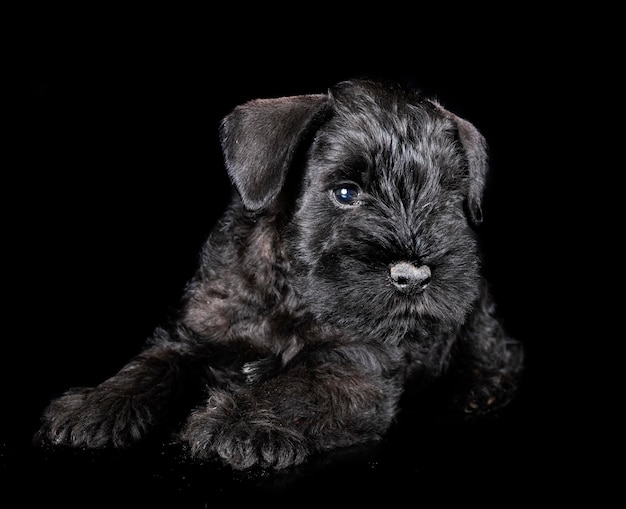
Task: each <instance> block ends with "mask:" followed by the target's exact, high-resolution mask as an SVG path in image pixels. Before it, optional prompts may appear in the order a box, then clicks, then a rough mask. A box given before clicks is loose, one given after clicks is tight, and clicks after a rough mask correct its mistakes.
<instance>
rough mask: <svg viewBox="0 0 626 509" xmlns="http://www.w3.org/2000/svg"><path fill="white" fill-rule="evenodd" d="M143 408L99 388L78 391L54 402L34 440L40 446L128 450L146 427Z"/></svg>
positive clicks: (71, 392)
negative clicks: (126, 448) (124, 448)
mask: <svg viewBox="0 0 626 509" xmlns="http://www.w3.org/2000/svg"><path fill="white" fill-rule="evenodd" d="M149 423H150V418H149V415H148V412H147V410H146V409H145V408H143V407H141V406H139V405H134V404H133V401H132V398H128V397H124V396H121V395H119V394H116V393H115V392H113V391H107V390H102V389H98V388H78V389H72V390H69V391H67V392H66V393H65V394H64V395H63V396H61V397H59V398H58V399H55V400H53V401H52V402H51V403H50V404H49V405H48V407H47V409H46V410H45V412H44V414H43V416H42V425H41V428H40V429H39V431H38V432H37V434H36V435H35V437H34V441H35V443H37V444H41V445H47V444H50V445H57V446H59V445H67V446H72V447H84V448H89V449H97V448H103V447H119V448H123V447H127V446H129V445H131V444H132V443H134V442H136V441H138V440H139V439H140V438H141V437H142V436H143V435H144V434H145V431H146V429H147V428H148V427H149Z"/></svg>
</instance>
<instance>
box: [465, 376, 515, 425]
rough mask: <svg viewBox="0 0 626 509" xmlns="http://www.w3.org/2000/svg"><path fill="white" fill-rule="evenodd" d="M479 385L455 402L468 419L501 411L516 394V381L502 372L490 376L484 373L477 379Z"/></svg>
mask: <svg viewBox="0 0 626 509" xmlns="http://www.w3.org/2000/svg"><path fill="white" fill-rule="evenodd" d="M476 379H477V380H479V383H477V384H475V385H474V386H473V387H472V388H471V389H470V390H468V391H467V392H465V393H464V394H463V395H461V396H459V397H457V398H456V400H455V405H456V406H457V407H458V408H460V409H461V410H462V411H463V412H464V414H465V416H466V417H470V418H471V417H478V416H481V415H486V414H490V413H493V412H495V411H497V410H500V409H501V408H503V407H504V406H506V405H507V404H508V403H509V402H510V401H511V399H512V398H513V395H514V394H515V393H516V390H517V384H516V383H515V381H514V379H512V378H510V377H508V376H507V375H504V374H503V373H500V372H494V373H491V374H489V375H487V374H485V373H482V374H481V375H480V376H477V377H476Z"/></svg>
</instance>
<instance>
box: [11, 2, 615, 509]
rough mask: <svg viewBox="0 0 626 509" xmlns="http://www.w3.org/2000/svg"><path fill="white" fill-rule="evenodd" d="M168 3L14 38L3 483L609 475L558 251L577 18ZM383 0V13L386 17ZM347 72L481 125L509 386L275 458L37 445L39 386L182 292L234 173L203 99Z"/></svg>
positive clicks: (176, 492) (136, 337) (486, 233)
mask: <svg viewBox="0 0 626 509" xmlns="http://www.w3.org/2000/svg"><path fill="white" fill-rule="evenodd" d="M57 14H58V13H57ZM75 14H76V13H75ZM171 14H172V13H170V12H166V11H163V12H161V13H158V14H157V15H154V12H153V13H151V15H150V16H148V15H146V13H143V12H142V13H133V16H131V17H130V19H129V17H128V13H119V16H118V15H115V16H110V17H106V18H101V17H99V16H98V15H96V14H95V13H89V15H85V16H83V18H81V20H82V21H81V23H80V29H77V25H78V23H76V24H74V23H66V24H63V25H58V24H56V21H55V22H54V23H53V22H52V21H50V22H48V21H47V20H46V15H43V16H39V17H37V18H36V20H37V22H36V23H35V21H33V22H32V23H31V22H30V21H27V22H26V23H25V24H24V30H23V31H20V33H19V35H16V38H15V40H14V44H13V46H12V50H13V51H12V55H11V56H14V57H15V59H14V60H13V61H12V63H15V64H16V65H15V67H14V68H13V67H11V71H10V73H9V78H10V84H11V85H15V87H14V88H13V90H14V93H13V95H9V96H8V99H9V101H8V102H9V108H10V110H11V115H9V116H7V117H6V118H7V119H8V124H9V127H10V129H9V133H8V134H7V135H6V138H5V141H6V142H7V148H8V150H7V163H8V166H5V177H4V179H5V184H6V185H5V186H3V197H4V200H3V202H4V203H3V209H4V218H5V221H4V224H5V228H4V239H5V242H4V249H3V251H4V256H5V260H6V261H5V271H6V274H5V280H6V281H7V283H8V286H6V287H5V288H6V294H5V298H6V297H8V299H7V300H8V301H9V302H8V303H7V304H5V316H4V320H3V321H4V323H5V330H6V333H5V338H4V339H3V349H4V352H5V353H4V354H3V356H2V365H3V369H2V373H3V381H2V387H3V394H2V397H3V399H2V408H3V411H2V437H1V439H2V442H1V443H0V445H1V447H2V449H1V450H0V455H1V456H0V460H1V466H2V482H3V483H5V488H7V489H8V491H7V493H14V494H15V497H17V498H15V499H14V500H16V501H20V504H19V505H20V506H22V505H21V504H22V503H23V504H24V506H26V504H27V503H34V502H35V501H37V502H39V503H43V502H46V503H52V502H53V501H55V502H56V501H59V502H60V501H65V503H66V504H71V503H74V502H75V503H76V504H77V505H78V504H81V507H84V506H93V505H96V504H97V503H99V502H105V501H106V502H110V503H113V502H114V503H115V504H117V506H125V505H126V504H125V503H124V502H123V501H124V500H125V499H129V500H143V503H139V504H138V507H148V506H149V505H159V503H160V502H163V501H165V500H167V501H169V503H170V505H169V507H186V506H189V507H208V506H210V505H211V504H212V503H214V502H218V501H219V502H220V503H223V502H227V501H230V500H233V501H242V500H246V501H254V502H256V501H262V500H273V501H275V502H276V503H278V501H285V502H287V503H289V504H294V505H295V504H301V503H307V502H309V503H313V502H316V501H323V502H325V503H328V502H330V501H331V500H333V499H340V500H342V501H346V502H347V501H350V500H352V501H353V502H354V503H360V502H362V501H371V500H384V499H385V498H386V499H388V501H389V502H388V503H389V504H399V503H401V502H402V503H407V502H409V503H410V504H411V505H415V506H419V505H420V504H425V503H428V504H430V505H432V504H434V503H435V502H437V501H439V503H438V505H444V504H447V503H452V502H467V503H479V504H482V505H491V504H493V505H495V504H496V503H497V504H498V505H502V504H504V505H509V504H508V502H507V501H508V500H514V501H516V502H526V503H535V502H539V501H545V502H548V503H551V502H564V501H566V500H590V501H595V502H599V501H600V500H601V499H603V498H604V497H605V496H606V493H607V489H608V488H611V486H612V483H613V480H612V475H611V473H610V472H609V471H607V472H606V473H605V471H604V469H603V468H602V466H601V465H602V463H603V461H600V459H599V456H598V454H599V453H602V454H606V453H607V451H608V452H609V453H610V451H612V450H613V449H611V447H613V445H609V446H607V447H604V446H601V445H600V443H601V442H602V439H603V438H607V435H606V434H607V433H608V429H609V426H610V423H611V422H612V420H613V416H614V413H615V412H614V411H612V410H611V407H607V406H605V405H604V404H603V403H602V402H601V401H600V399H599V393H601V392H603V391H606V390H608V389H609V387H608V386H607V385H602V388H601V389H600V390H596V388H594V387H593V385H592V382H595V381H597V379H598V376H599V375H598V371H596V368H597V366H596V363H597V362H598V361H597V360H596V359H597V354H596V353H594V351H593V349H590V348H589V341H591V340H593V338H591V337H590V336H588V335H587V325H585V324H586V323H588V322H590V321H591V322H593V321H594V315H593V314H592V313H591V312H590V311H589V309H590V306H589V305H588V303H586V302H582V301H581V298H580V296H579V294H578V292H579V291H580V289H581V286H582V285H584V283H585V279H586V278H587V277H588V273H587V272H586V271H585V270H582V269H581V268H580V266H579V267H578V268H574V269H573V270H572V269H571V267H572V265H571V260H570V258H571V257H572V252H575V256H576V257H579V259H580V258H582V257H584V256H586V255H585V252H588V249H585V248H584V247H583V246H580V247H578V248H577V249H576V250H575V251H573V250H572V246H573V245H575V244H578V234H576V233H575V232H576V231H579V229H580V218H581V217H582V215H583V214H581V213H580V212H581V207H582V205H581V203H580V201H579V200H578V199H577V196H576V193H575V192H574V191H572V188H571V185H572V182H573V181H576V180H577V179H578V178H577V176H578V175H580V174H581V173H580V172H581V171H582V169H581V168H580V166H581V165H582V164H583V162H582V155H581V154H580V153H577V154H576V155H575V156H573V157H566V155H567V154H568V152H569V153H571V152H572V151H573V150H578V148H577V147H578V145H577V139H578V138H576V139H572V137H570V136H569V135H568V134H567V132H568V131H570V130H571V129H572V124H571V122H572V121H573V120H572V117H571V116H570V115H568V111H569V108H570V107H571V104H572V103H571V100H570V99H569V98H566V97H565V96H567V95H568V94H569V97H571V94H572V93H576V94H581V95H584V93H586V92H585V90H581V88H582V89H584V88H585V87H584V86H582V85H581V83H582V80H583V79H585V78H588V73H589V68H590V66H591V67H593V66H595V65H597V64H594V58H593V54H590V53H589V52H588V51H587V50H588V46H587V41H586V39H585V38H584V36H581V35H580V34H579V33H565V34H563V33H560V34H557V33H555V32H554V31H553V28H554V24H553V23H554V20H545V19H542V18H541V17H537V18H535V17H530V18H529V19H527V20H526V19H525V20H522V21H523V22H521V24H518V25H515V24H514V26H513V25H511V24H510V23H507V22H506V17H504V21H501V22H500V23H499V24H497V25H488V26H477V25H474V24H472V23H469V20H466V21H467V24H466V25H461V24H460V25H458V26H452V25H450V24H449V23H447V22H446V21H445V19H441V18H433V17H429V16H423V17H422V18H420V19H419V20H411V21H410V22H407V23H406V26H402V27H398V30H397V31H394V30H391V29H390V30H389V32H388V33H380V32H379V30H377V27H379V26H380V24H381V23H383V20H382V19H381V20H379V19H377V18H376V16H374V18H373V19H372V20H370V21H369V22H368V23H364V22H362V21H359V22H357V21H356V20H354V19H348V20H342V21H340V20H337V19H335V18H331V17H330V14H328V16H329V17H328V18H327V19H325V20H323V21H319V22H317V24H316V25H313V27H312V28H311V29H308V30H306V31H305V30H303V28H302V27H301V26H300V25H298V24H292V25H287V24H281V23H277V24H276V25H275V26H274V25H271V26H270V25H268V24H267V23H268V22H267V19H266V18H261V17H260V18H259V19H258V20H256V19H255V15H254V13H252V14H253V15H252V16H249V18H248V19H249V20H252V21H254V24H252V25H245V26H244V25H242V24H240V23H239V22H238V21H237V20H238V18H237V17H235V16H234V15H232V14H231V15H230V16H229V17H224V16H222V15H217V14H212V13H193V12H189V13H182V12H177V13H176V14H177V16H172V17H171V16H170V15H171ZM393 14H394V15H393V16H390V17H389V18H390V19H388V20H386V19H385V20H384V24H386V25H387V24H388V23H391V22H392V21H393V23H394V25H387V26H388V27H389V28H392V27H394V26H396V25H395V24H397V23H399V22H400V20H401V19H402V18H403V17H404V15H403V14H402V13H393ZM79 15H80V14H79ZM26 19H27V20H29V19H30V18H28V17H27V18H26ZM123 20H126V21H123ZM207 20H208V21H210V23H207V24H205V23H204V21H207ZM538 20H539V21H538ZM342 24H349V25H350V26H351V28H353V29H355V30H354V32H355V33H354V34H345V33H343V31H342V30H341V29H340V27H341V26H342ZM461 27H463V28H461ZM515 27H517V28H515ZM426 28H429V30H428V31H426ZM573 32H575V31H573ZM355 77H373V78H377V77H380V78H385V79H392V80H396V81H400V82H402V83H405V84H408V85H411V86H414V87H416V88H419V89H421V90H423V91H424V92H425V93H427V94H428V95H432V96H434V97H436V98H438V99H439V101H440V102H441V103H442V104H443V105H444V106H445V107H447V108H448V109H450V110H452V111H454V112H455V113H457V114H459V115H460V116H463V117H465V118H467V119H468V120H470V121H471V122H473V123H474V124H475V125H476V126H477V127H478V128H479V129H480V130H481V131H482V133H483V134H484V135H485V137H486V139H487V141H488V143H489V146H490V161H491V171H492V173H491V174H490V177H489V184H488V189H487V193H486V196H485V204H484V216H485V222H484V225H483V227H482V231H481V234H482V238H483V241H484V246H485V257H486V261H485V264H486V271H487V273H488V275H489V277H490V280H491V282H492V285H493V289H494V293H495V294H496V297H497V299H498V303H499V306H500V313H501V315H502V316H503V318H504V320H505V323H506V324H507V326H508V328H509V330H510V332H511V333H512V335H514V336H516V337H518V338H519V339H520V340H521V341H523V342H524V344H525V345H526V348H527V370H526V375H525V379H524V384H523V386H522V390H521V393H520V394H519V397H518V398H517V400H516V401H515V402H514V403H513V404H512V405H511V406H510V407H509V408H507V409H506V410H505V411H504V412H502V414H500V415H499V416H497V417H496V418H494V419H493V420H491V421H488V422H486V423H483V424H480V425H463V424H459V423H447V422H442V421H439V420H438V419H436V418H435V419H422V418H420V416H415V415H411V414H410V413H409V414H408V415H407V416H405V417H404V418H403V420H401V421H400V423H399V425H398V427H397V428H394V430H392V432H391V433H390V435H389V437H388V439H387V440H385V441H384V442H383V443H382V444H380V445H379V446H377V447H371V448H365V449H364V450H357V451H353V452H352V451H351V452H350V454H346V455H338V456H337V457H335V456H330V457H328V458H326V457H324V458H319V459H315V460H314V461H312V462H311V464H309V465H307V466H305V467H303V468H301V469H297V470H296V471H289V472H284V473H282V474H280V475H276V476H274V475H269V474H259V473H256V474H236V473H232V472H230V471H229V470H228V469H226V468H223V467H220V466H217V465H193V464H190V463H188V462H187V461H185V460H184V458H182V457H180V455H179V454H178V452H177V450H176V449H175V448H171V447H168V446H166V445H154V444H152V446H151V447H148V446H146V447H139V448H137V449H136V450H132V451H125V452H118V451H105V452H81V451H76V452H58V453H50V452H49V451H42V450H38V449H34V448H32V447H31V445H30V437H31V436H32V434H33V432H34V431H35V430H36V429H37V425H38V418H39V415H40V414H41V411H42V410H43V408H44V407H45V405H46V403H47V401H49V399H50V398H52V397H54V396H56V395H58V394H60V393H61V392H62V391H64V390H65V389H67V388H68V387H71V386H88V385H94V384H97V383H99V382H101V381H102V380H104V379H105V378H106V377H108V376H110V375H112V374H114V373H115V372H116V371H117V370H118V369H119V368H120V367H121V366H122V365H123V364H124V363H125V362H126V361H127V360H129V359H130V357H131V356H133V355H134V354H136V353H137V352H138V351H139V349H140V348H141V346H142V345H143V342H144V341H145V339H146V338H147V337H148V336H149V335H150V333H151V332H152V330H153V328H154V327H155V326H157V325H159V324H160V323H162V322H163V321H164V319H165V317H166V316H167V315H168V313H169V312H170V310H171V309H173V308H174V307H175V306H176V304H177V300H178V298H179V297H180V294H181V291H182V287H183V285H184V284H185V282H186V280H187V279H188V278H189V277H190V276H191V274H192V272H193V270H194V268H195V266H196V255H197V252H198V250H199V248H200V246H201V244H202V242H203V240H204V239H205V238H206V235H207V234H208V232H209V230H210V228H211V225H212V223H213V221H214V220H215V218H216V217H217V216H218V215H219V213H220V212H221V210H222V209H223V207H224V205H225V203H226V201H227V199H228V196H229V193H230V190H229V187H228V182H227V180H226V177H225V173H224V170H223V167H222V162H221V154H220V148H219V143H218V138H217V126H218V122H219V120H220V119H221V118H222V117H223V116H224V115H225V114H226V113H228V111H230V110H231V109H232V108H233V107H234V106H235V105H237V104H239V103H241V102H243V101H246V100H248V99H253V98H256V97H276V96H283V95H292V94H301V93H320V92H322V93H323V92H325V91H326V90H327V89H328V87H330V86H331V85H332V84H333V83H335V82H337V81H340V80H343V79H349V78H355ZM572 88H574V90H572ZM577 121H580V119H579V118H577ZM578 183H579V184H580V182H578ZM572 218H574V219H572ZM574 237H576V241H575V240H574ZM585 267H586V265H585ZM583 269H584V267H583ZM572 276H574V277H572ZM607 442H608V441H607ZM83 504H84V505H83Z"/></svg>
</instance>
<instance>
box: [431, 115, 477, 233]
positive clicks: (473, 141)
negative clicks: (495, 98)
mask: <svg viewBox="0 0 626 509" xmlns="http://www.w3.org/2000/svg"><path fill="white" fill-rule="evenodd" d="M437 107H438V108H439V109H440V110H441V111H442V112H443V114H444V115H445V116H447V117H448V118H450V119H451V120H452V121H453V122H454V123H455V124H456V126H457V130H458V133H459V141H460V142H461V145H462V147H463V150H464V151H465V157H466V158H467V166H468V173H469V191H468V196H467V209H468V213H469V216H470V219H471V220H472V223H473V224H475V225H478V224H480V223H481V222H482V220H483V212H482V198H483V191H484V189H485V179H486V176H487V169H488V166H489V165H488V155H487V143H486V142H485V138H484V137H483V135H482V134H480V132H479V131H478V129H476V127H474V125H473V124H471V123H470V122H468V121H467V120H465V119H462V118H461V117H458V116H456V115H455V114H454V113H451V112H450V111H448V110H446V109H445V108H443V107H442V106H441V105H439V104H437Z"/></svg>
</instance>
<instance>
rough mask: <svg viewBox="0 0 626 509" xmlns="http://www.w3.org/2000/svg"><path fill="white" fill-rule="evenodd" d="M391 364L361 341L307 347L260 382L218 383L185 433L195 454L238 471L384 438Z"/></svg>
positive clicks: (394, 395) (392, 403) (390, 405)
mask: <svg viewBox="0 0 626 509" xmlns="http://www.w3.org/2000/svg"><path fill="white" fill-rule="evenodd" d="M387 361H389V359H387ZM385 365H386V366H389V365H390V363H389V362H387V363H386V364H385V363H384V362H383V359H382V358H381V355H380V352H378V351H376V349H374V348H372V349H368V348H367V347H365V346H363V345H360V346H342V347H338V348H336V349H335V348H333V349H324V348H321V349H320V350H319V351H314V352H311V351H309V352H307V353H306V354H304V355H299V356H298V357H297V358H296V359H295V360H294V361H292V362H290V363H289V365H288V366H287V367H286V368H285V369H284V370H282V371H280V372H279V373H278V374H276V375H273V376H271V377H270V378H268V379H266V380H264V381H262V382H260V383H255V384H254V385H248V386H245V387H241V388H240V389H239V390H236V391H230V390H219V389H212V390H211V391H210V393H209V397H208V400H207V402H206V405H205V406H203V407H201V408H198V409H197V410H196V411H195V412H194V413H193V414H192V415H191V416H190V418H189V420H188V422H187V425H186V427H185V429H184V430H183V432H182V434H181V438H182V439H183V440H184V441H186V442H187V443H188V446H189V449H190V452H191V454H192V456H195V457H197V458H201V459H208V458H211V457H220V458H222V459H223V460H224V461H225V462H226V463H228V464H230V465H231V466H232V467H233V468H235V469H246V468H249V467H252V466H255V465H257V466H261V467H272V468H276V469H280V468H285V467H288V466H292V465H296V464H299V463H301V462H302V461H304V460H305V459H306V457H307V456H308V455H309V454H312V453H315V452H320V451H324V450H328V449H332V448H335V447H342V446H349V445H353V444H357V443H363V442H365V441H370V440H375V439H378V438H380V436H381V435H382V434H383V433H384V432H385V431H387V429H388V427H389V425H390V424H391V422H392V419H393V415H394V414H395V411H396V406H397V402H398V399H399V396H400V388H399V383H398V380H397V379H396V378H394V376H392V375H391V373H390V372H389V371H386V370H385V369H384V366H385Z"/></svg>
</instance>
